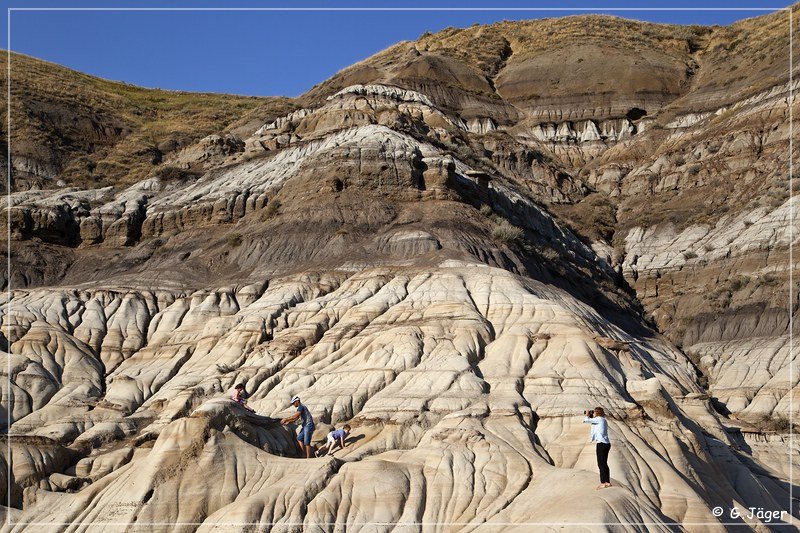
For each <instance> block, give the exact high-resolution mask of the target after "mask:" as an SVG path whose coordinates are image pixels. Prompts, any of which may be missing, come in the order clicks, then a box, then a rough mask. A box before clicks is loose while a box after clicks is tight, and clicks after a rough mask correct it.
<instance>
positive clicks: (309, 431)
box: [281, 396, 314, 459]
mask: <svg viewBox="0 0 800 533" xmlns="http://www.w3.org/2000/svg"><path fill="white" fill-rule="evenodd" d="M290 403H291V404H292V405H293V406H295V407H296V408H297V412H296V413H295V414H293V415H292V416H288V417H286V418H283V419H281V424H283V425H284V426H285V425H286V424H291V423H292V422H294V421H295V420H297V419H298V418H299V419H301V426H302V429H301V430H300V433H299V434H298V435H297V444H298V445H299V446H300V453H303V452H305V455H306V459H311V435H313V434H314V418H313V417H312V416H311V411H309V410H308V407H306V406H305V405H303V404H302V403H301V402H300V396H295V397H294V398H292V401H291V402H290Z"/></svg>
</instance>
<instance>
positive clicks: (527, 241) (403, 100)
mask: <svg viewBox="0 0 800 533" xmlns="http://www.w3.org/2000/svg"><path fill="white" fill-rule="evenodd" d="M779 15H785V13H779V14H776V15H768V16H766V17H762V18H760V19H754V20H749V21H744V22H742V23H739V24H737V25H734V26H731V27H726V28H701V27H691V28H679V27H671V26H659V25H651V24H644V23H637V22H633V21H625V20H622V19H615V18H611V17H570V18H566V19H555V20H546V21H529V22H515V23H501V24H496V25H492V26H485V27H480V26H475V27H472V28H469V29H465V30H455V29H448V30H444V31H443V32H440V33H438V34H435V35H425V36H423V37H421V38H420V39H419V40H418V41H415V42H404V43H400V44H398V45H396V46H394V47H392V48H389V49H388V50H386V51H384V52H381V53H380V54H377V55H375V56H373V57H371V58H368V59H367V60H365V61H363V62H361V63H359V64H357V65H354V66H353V67H350V68H348V69H345V70H343V71H342V72H340V73H339V74H337V75H336V76H334V77H333V78H331V79H330V80H327V81H325V82H323V83H321V84H320V85H318V86H316V87H315V88H314V89H312V90H311V91H310V92H309V93H307V94H306V95H304V96H302V97H301V98H298V99H293V100H287V101H286V102H284V104H285V107H286V109H283V108H281V109H282V112H280V113H278V112H276V107H275V106H276V105H277V104H275V102H274V101H273V100H269V101H268V102H266V103H264V107H263V108H255V109H253V110H250V111H248V112H247V113H243V115H242V116H240V117H239V116H237V117H234V118H232V119H231V121H230V123H225V124H224V125H221V126H219V127H218V128H217V129H216V130H214V131H212V132H210V133H209V132H208V131H206V130H203V133H202V134H201V133H200V132H198V133H197V135H195V136H194V137H190V138H184V137H181V138H180V139H177V140H176V139H172V138H170V139H156V140H157V141H159V142H157V143H156V145H155V146H156V149H157V151H158V152H159V154H161V155H160V156H159V157H158V158H156V159H158V161H156V162H153V163H152V165H154V166H153V170H152V171H148V172H146V173H145V174H146V175H144V176H143V177H142V179H138V178H137V179H131V180H130V181H128V180H127V179H121V180H119V181H118V182H115V183H113V184H111V185H107V184H105V182H103V186H102V187H98V188H91V187H88V188H87V187H86V186H85V184H83V183H82V182H81V183H79V182H77V181H75V180H73V179H72V178H71V177H70V176H71V174H70V173H69V172H68V171H67V169H69V168H73V167H69V165H66V166H64V165H62V166H59V165H55V164H53V163H52V161H56V160H58V161H66V160H67V159H66V158H67V156H68V155H69V154H66V155H65V154H61V153H58V154H56V153H55V152H53V153H52V154H50V156H48V157H43V156H41V153H43V152H42V150H45V148H44V147H39V146H38V145H35V141H36V139H33V140H31V141H30V143H32V144H30V143H29V145H23V148H25V150H24V153H22V155H21V158H20V159H19V160H14V158H13V157H12V163H13V165H12V167H13V168H14V169H15V173H16V176H12V177H15V179H18V181H17V182H16V183H17V184H19V185H20V186H19V187H16V188H15V189H14V190H12V192H11V194H10V196H9V200H10V201H9V205H8V206H4V207H3V208H2V209H3V211H2V212H3V213H4V216H5V217H6V220H7V221H8V223H9V225H10V229H11V239H12V240H11V243H10V248H11V257H10V258H9V260H10V264H11V269H10V271H9V272H8V273H7V276H6V277H5V278H4V284H5V288H6V289H10V290H9V291H8V292H4V293H3V295H2V297H0V322H1V324H0V326H2V327H1V328H0V335H1V336H0V350H2V359H3V364H2V365H0V374H2V378H3V379H2V380H0V388H2V403H0V414H2V415H3V416H2V417H0V418H2V421H0V424H2V425H3V431H4V433H5V437H4V438H5V442H4V444H6V445H4V446H2V447H0V464H1V465H2V468H0V474H2V476H0V477H1V478H2V479H0V492H2V495H3V497H4V499H5V500H6V501H7V502H8V503H10V507H7V506H4V507H2V512H3V514H4V516H6V517H7V518H9V519H10V523H9V524H7V526H6V529H8V530H10V531H11V530H15V531H16V530H19V531H22V530H28V529H29V528H33V527H36V528H37V529H42V530H53V531H63V530H79V531H86V530H97V531H105V530H115V531H116V530H119V531H122V530H142V531H145V530H147V531H149V530H159V531H161V530H163V531H173V530H178V531H195V530H202V531H216V530H220V529H222V528H225V529H233V530H235V531H253V530H257V531H260V530H271V529H273V528H274V530H276V531H306V530H308V531H339V530H345V529H354V530H362V529H364V530H380V531H383V530H387V531H388V530H394V529H397V530H413V531H438V530H445V531H460V530H482V531H500V530H506V529H508V530H511V529H522V530H539V529H542V530H555V529H558V528H567V529H577V528H584V529H588V530H595V529H596V530H606V529H607V528H613V529H615V530H617V529H619V530H626V531H627V530H630V531H639V530H642V529H643V528H644V529H647V530H653V531H661V530H663V531H673V530H675V528H676V527H680V526H679V525H680V524H686V525H685V526H683V527H684V529H686V530H690V531H694V530H699V529H698V528H701V529H702V530H704V531H705V530H707V531H717V530H719V531H724V530H725V528H726V527H730V526H726V525H725V524H724V523H727V522H730V521H731V520H733V521H734V522H735V523H736V524H739V525H741V526H742V527H751V528H754V529H757V530H764V531H766V530H768V528H769V527H774V522H767V520H766V519H765V518H764V517H763V516H762V517H754V518H748V512H747V509H748V508H761V509H765V510H773V511H786V512H785V513H784V515H783V517H782V518H781V522H780V523H781V524H782V526H783V527H784V528H785V527H796V526H797V520H798V518H797V508H796V506H795V507H794V508H792V506H791V505H790V501H789V500H790V489H789V487H790V476H791V471H792V469H793V468H794V467H796V466H798V464H799V463H800V461H799V460H798V459H799V454H800V451H799V450H798V449H797V445H796V444H795V440H796V439H791V438H790V434H789V432H790V431H792V429H793V426H792V423H791V419H792V418H794V417H796V416H798V415H800V413H798V405H800V397H798V390H800V389H798V376H797V374H798V372H799V371H798V369H797V368H795V366H796V364H795V363H797V361H795V360H794V359H795V356H796V355H795V354H794V353H792V347H793V346H794V343H793V341H792V338H793V337H792V335H793V333H795V331H796V326H795V331H793V330H792V325H793V324H797V323H798V322H797V321H796V320H792V318H793V317H795V315H796V313H797V294H798V292H799V291H798V290H797V287H792V288H791V289H790V286H789V281H790V278H794V279H796V276H797V274H798V272H797V268H796V265H795V264H794V262H793V260H792V259H791V258H792V257H793V256H792V252H791V249H792V246H793V245H794V244H796V241H797V236H798V235H800V224H798V222H797V220H798V218H797V217H796V216H794V215H793V213H794V212H795V211H796V202H797V201H796V198H794V197H792V196H791V195H790V194H789V192H790V191H789V187H788V180H787V169H788V159H789V151H788V150H789V142H788V138H789V109H790V106H793V107H792V110H793V111H797V106H796V102H795V101H794V100H793V99H791V98H790V96H793V94H794V92H796V89H797V85H796V84H795V85H794V86H790V85H788V84H787V79H786V78H785V74H786V73H785V65H786V64H788V57H784V56H782V55H781V54H784V52H780V53H777V52H775V50H783V49H785V48H786V46H785V41H786V39H787V38H788V36H787V35H786V33H785V32H786V27H785V26H786V24H785V19H783V18H781V17H780V16H779ZM745 34H746V35H747V36H748V37H747V38H744V37H742V36H744V35H745ZM546 35H551V37H543V36H546ZM555 36H559V37H558V39H556V38H555ZM736 39H739V41H738V44H737V45H736V47H735V48H736V50H735V52H734V49H733V48H731V46H733V45H732V44H731V43H732V42H734V41H735V40H736ZM767 51H769V52H767ZM762 55H763V56H764V58H762V59H761V60H759V61H755V59H754V58H758V57H760V56H762ZM27 61H29V62H31V64H35V65H37V69H39V70H37V72H39V71H41V73H43V74H42V75H43V76H45V78H46V75H47V73H48V72H50V71H48V70H47V69H48V68H50V69H51V70H53V69H56V67H54V66H50V67H47V66H42V65H39V63H38V62H35V61H34V60H31V59H28V60H27ZM753 64H758V65H759V67H758V68H760V69H761V70H757V69H756V67H753ZM734 67H735V68H734ZM4 70H5V69H0V71H4ZM62 70H64V69H62ZM56 74H58V76H56ZM534 74H535V75H534ZM52 76H53V77H54V79H62V78H63V77H64V76H66V74H64V72H62V71H61V70H60V71H55V70H53V74H52ZM22 86H23V87H28V86H26V85H24V84H23V85H22ZM77 86H80V85H77ZM109 87H113V84H111V85H109ZM45 89H46V87H45V86H44V85H43V86H39V85H36V86H33V85H31V86H30V87H28V90H29V92H30V94H37V93H36V91H45ZM93 90H96V89H93ZM109 90H111V89H109ZM87 91H88V89H87ZM70 94H71V93H70ZM92 94H94V93H92ZM45 96H47V95H46V94H45ZM45 96H41V97H40V98H44V97H45ZM48 98H49V96H48ZM117 98H122V97H121V96H119V95H117ZM197 105H199V106H201V107H202V105H203V104H202V103H198V104H197ZM208 105H211V104H208ZM214 105H217V104H214ZM282 105H283V104H282ZM120 106H121V107H120V109H123V107H124V106H122V104H120ZM14 112H16V111H14ZM103 112H104V113H107V111H106V110H104V111H103ZM120 112H121V111H120ZM98 113H99V111H98ZM36 116H38V115H36V114H35V113H34V114H31V115H29V118H30V117H36ZM103 117H105V115H103ZM106 118H107V117H106ZM195 118H196V117H195ZM30 120H33V118H30ZM109 120H110V119H109ZM120 120H122V118H120ZM126 120H127V119H126ZM186 120H189V119H186ZM112 122H113V121H112ZM123 122H124V121H123ZM121 123H122V122H121ZM125 124H128V125H127V126H126V128H128V129H124V128H123V129H120V131H117V130H115V129H113V128H111V129H108V130H103V129H101V130H98V131H101V132H103V134H102V135H101V136H100V137H98V139H99V140H102V141H103V142H108V143H110V142H112V141H113V142H117V141H114V140H113V139H116V137H115V136H122V137H124V138H126V139H127V140H125V141H124V142H127V143H131V144H130V145H125V144H119V145H118V146H117V145H115V148H114V150H117V151H119V150H123V151H124V149H125V147H126V146H130V147H131V150H133V151H134V152H135V150H134V149H133V148H132V147H133V146H134V145H135V143H134V140H133V139H132V138H133V137H135V136H136V135H139V134H140V132H138V130H136V129H135V128H136V127H138V126H136V124H129V123H127V122H125ZM190 125H191V124H189V123H187V127H188V126H190ZM129 130H130V131H129ZM62 133H63V132H62ZM68 133H69V132H66V133H63V134H64V135H66V134H68ZM126 135H127V136H128V137H125V136H126ZM99 140H98V142H100V141H99ZM119 142H120V143H122V142H123V141H122V140H120V141H119ZM47 149H48V150H50V149H51V148H47ZM53 150H55V149H53ZM109 150H110V149H109ZM70 153H71V152H70ZM109 153H111V152H109ZM115 153H116V152H115ZM138 153H139V152H135V153H133V154H132V157H133V156H134V155H136V154H138ZM37 154H39V155H37ZM72 155H74V154H72ZM37 157H39V159H37ZM70 157H71V156H70ZM86 157H89V156H88V155H87V156H86ZM91 157H99V156H97V155H92V156H91ZM108 157H111V156H108ZM40 159H41V160H40ZM81 161H83V160H81ZM154 161H155V159H154ZM76 164H77V163H76ZM132 172H133V171H132ZM59 176H61V178H59ZM51 178H52V179H51ZM59 179H60V182H59ZM53 180H55V182H53V183H51V181H53ZM30 183H35V184H37V185H38V186H40V187H38V188H32V189H30V190H28V188H27V187H22V186H21V185H23V184H30ZM41 185H44V186H41ZM790 293H791V294H792V297H793V300H792V301H790V299H789V295H790ZM795 351H796V350H795ZM239 383H241V384H243V385H244V387H245V391H246V393H247V395H248V405H249V406H250V407H252V408H253V409H254V410H255V412H254V413H253V412H250V411H248V410H246V409H244V408H243V407H241V406H239V405H237V404H236V403H234V402H233V401H232V400H231V399H230V390H231V389H232V387H233V386H234V385H236V384H239ZM295 395H299V396H300V397H301V399H302V401H303V403H304V404H305V405H306V406H308V408H309V409H310V411H311V413H312V414H313V416H314V419H315V421H316V431H315V434H314V444H315V445H320V444H323V443H324V441H325V436H326V434H327V433H328V432H329V431H330V430H332V429H333V428H334V427H337V428H338V427H341V425H342V424H344V423H346V422H347V423H349V424H350V425H351V426H352V428H353V430H352V433H351V435H350V437H349V444H348V447H347V448H345V449H344V450H342V451H336V452H335V453H334V454H333V455H329V456H327V457H320V458H313V459H310V460H305V459H300V458H299V455H300V454H299V451H298V449H297V446H296V443H295V437H294V433H293V431H296V430H297V428H296V427H295V426H293V425H290V426H283V425H281V423H280V419H281V418H283V417H286V416H288V415H290V414H291V413H292V412H293V408H292V407H291V406H290V405H289V400H290V399H291V398H292V397H293V396H295ZM598 405H600V406H603V407H604V408H605V409H606V411H607V413H608V416H609V428H610V438H611V442H612V451H611V455H610V467H611V476H612V481H613V485H614V486H613V487H611V488H609V489H604V490H602V491H596V490H595V487H596V485H597V472H596V468H597V467H596V463H595V455H594V445H593V444H592V443H590V442H589V438H588V427H587V426H586V425H584V424H583V423H582V413H583V411H584V410H585V409H588V408H592V407H594V406H598ZM716 507H720V508H722V509H724V510H725V512H726V513H727V514H725V515H724V516H721V517H720V516H716V515H715V513H714V511H713V510H714V509H715V508H716ZM732 507H737V508H738V509H740V510H741V511H742V513H741V517H739V518H734V519H732V518H731V516H730V514H729V511H728V510H729V509H730V508H732ZM792 512H794V513H795V514H794V515H792V514H791V513H792ZM26 524H27V525H26ZM68 524H71V525H68ZM609 524H611V525H609ZM676 524H678V526H676ZM690 524H691V525H690ZM698 524H700V525H698Z"/></svg>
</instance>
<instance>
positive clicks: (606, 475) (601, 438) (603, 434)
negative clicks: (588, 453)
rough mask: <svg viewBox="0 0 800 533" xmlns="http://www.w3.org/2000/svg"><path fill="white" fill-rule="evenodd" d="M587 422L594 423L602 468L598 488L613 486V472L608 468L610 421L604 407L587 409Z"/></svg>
mask: <svg viewBox="0 0 800 533" xmlns="http://www.w3.org/2000/svg"><path fill="white" fill-rule="evenodd" d="M584 415H586V416H585V418H584V419H583V422H584V423H585V424H591V425H592V442H596V443H597V445H596V446H595V452H596V453H597V468H599V469H600V485H598V486H597V488H598V489H604V488H606V487H610V486H611V473H610V472H609V470H608V452H610V451H611V441H609V440H608V422H607V421H606V417H605V411H603V408H602V407H595V408H594V411H585V412H584Z"/></svg>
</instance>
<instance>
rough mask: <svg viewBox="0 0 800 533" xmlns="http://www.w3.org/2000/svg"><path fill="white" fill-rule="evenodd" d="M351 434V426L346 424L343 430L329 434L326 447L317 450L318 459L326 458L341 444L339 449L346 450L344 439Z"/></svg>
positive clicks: (336, 430) (335, 430)
mask: <svg viewBox="0 0 800 533" xmlns="http://www.w3.org/2000/svg"><path fill="white" fill-rule="evenodd" d="M349 434H350V424H345V425H344V427H343V428H342V429H334V430H333V431H331V432H330V433H328V442H326V443H325V446H323V447H322V448H320V449H319V450H317V457H325V456H326V455H328V453H333V446H334V445H335V444H336V443H337V441H338V443H339V447H340V448H341V449H344V448H345V446H346V444H345V443H344V439H346V438H347V436H348V435H349ZM323 448H324V449H325V453H320V452H322V450H323Z"/></svg>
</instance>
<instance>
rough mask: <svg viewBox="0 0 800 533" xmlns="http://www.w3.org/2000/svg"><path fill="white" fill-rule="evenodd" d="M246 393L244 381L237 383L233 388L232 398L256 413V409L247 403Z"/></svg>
mask: <svg viewBox="0 0 800 533" xmlns="http://www.w3.org/2000/svg"><path fill="white" fill-rule="evenodd" d="M246 395H247V393H246V392H245V391H244V384H242V383H237V384H236V386H235V387H234V388H233V389H232V390H231V400H233V401H234V402H236V403H238V404H239V405H241V406H242V407H244V408H245V409H247V410H248V411H250V412H251V413H255V412H256V410H255V409H253V408H251V407H249V406H248V405H247V399H246Z"/></svg>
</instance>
